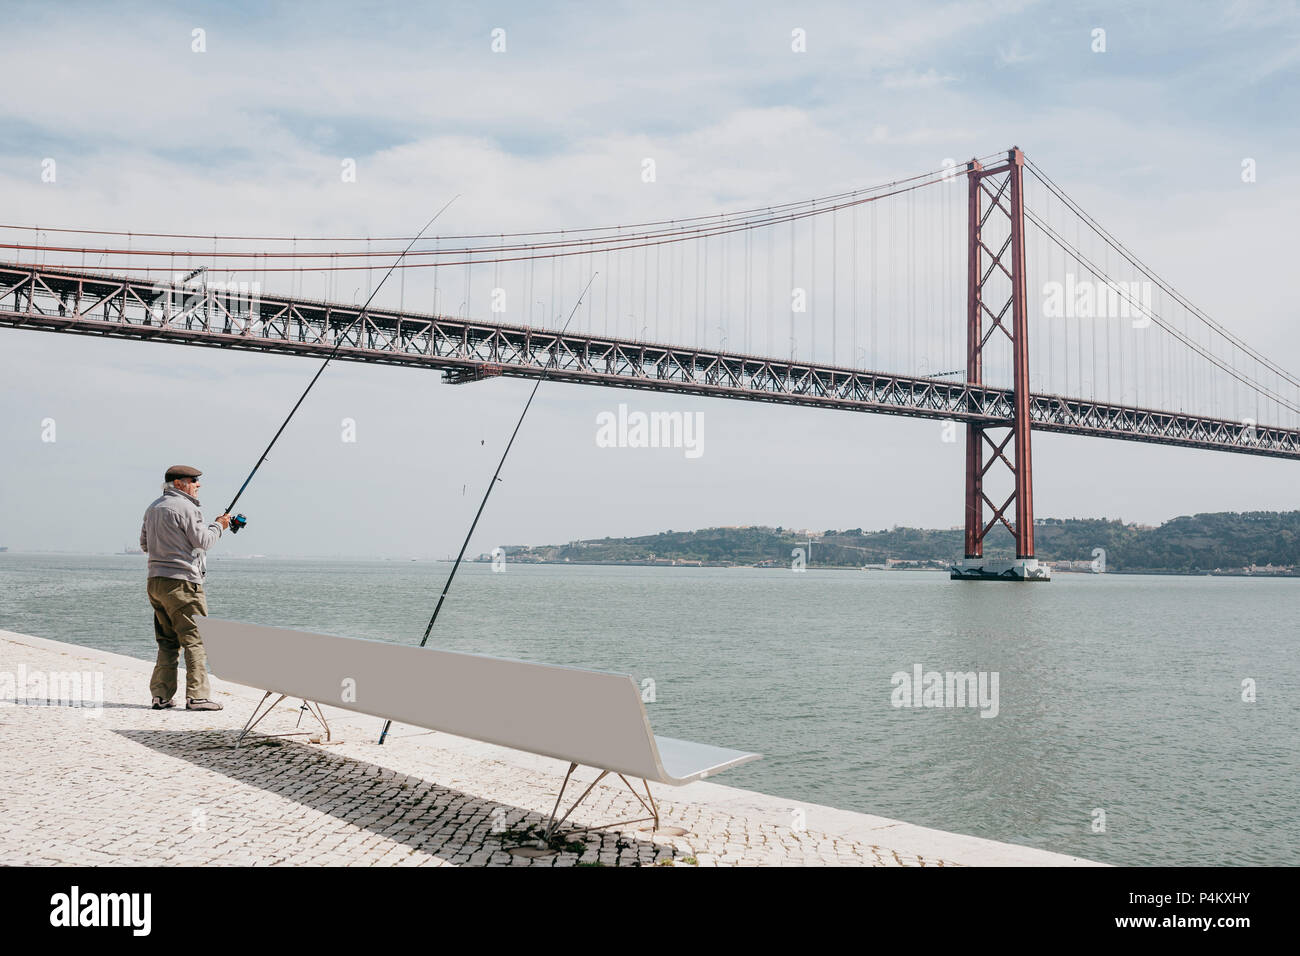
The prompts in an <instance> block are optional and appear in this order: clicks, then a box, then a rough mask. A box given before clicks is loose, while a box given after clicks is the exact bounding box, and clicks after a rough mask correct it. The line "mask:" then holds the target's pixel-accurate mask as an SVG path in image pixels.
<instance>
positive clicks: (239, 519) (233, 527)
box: [222, 195, 460, 534]
mask: <svg viewBox="0 0 1300 956" xmlns="http://www.w3.org/2000/svg"><path fill="white" fill-rule="evenodd" d="M459 198H460V196H459V195H455V196H452V197H451V198H450V199H448V200H447V201H446V203H444V204H443V207H442V208H441V209H439V210H438V211H437V212H436V213H434V214H433V218H432V219H430V220H429V221H428V222H426V223H425V224H424V228H423V229H421V230H420V231H419V232H418V233H416V236H415V238H414V239H412V240H411V241H410V243H409V244H408V245H407V247H406V248H405V249H404V250H402V254H401V255H400V256H398V257H397V259H396V260H395V261H394V262H393V264H392V265H391V266H389V267H388V271H387V272H385V273H384V277H383V278H382V279H380V280H379V285H377V286H375V291H373V292H371V293H370V298H368V299H366V304H365V305H363V306H362V307H361V311H360V312H358V313H357V317H356V318H355V319H353V320H352V322H351V323H349V325H348V327H347V328H345V329H344V330H343V331H342V332H341V333H339V336H338V341H337V342H336V343H335V344H334V348H333V349H331V350H330V354H329V355H327V356H325V361H324V362H322V363H321V367H320V368H318V369H317V370H316V374H315V375H313V376H312V378H311V381H310V382H308V383H307V387H306V388H305V389H303V392H302V394H301V395H299V396H298V401H297V402H295V403H294V406H293V408H292V409H290V410H289V414H288V416H286V417H285V420H284V421H283V422H282V423H281V424H280V428H279V429H278V430H277V431H276V433H275V437H273V438H272V439H271V443H270V444H269V445H267V446H266V451H264V452H262V457H261V458H259V459H257V464H256V465H254V466H253V470H252V471H250V472H249V473H248V477H247V478H245V479H244V483H243V484H242V485H240V486H239V490H238V491H237V492H235V497H234V498H232V499H230V504H228V505H227V506H226V510H225V511H224V512H222V513H223V514H227V515H228V514H230V512H232V511H233V510H234V509H235V505H236V504H237V503H238V501H239V498H240V496H241V495H242V494H243V493H244V489H245V488H247V487H248V483H249V482H250V481H252V480H253V476H254V475H255V474H257V469H259V468H261V467H262V464H263V463H264V462H265V461H266V456H267V455H269V454H271V449H272V448H274V447H275V443H276V442H277V441H279V440H280V435H281V434H282V433H283V432H284V430H285V428H287V427H288V426H289V422H290V420H291V419H292V418H293V416H294V415H296V414H297V412H298V406H300V405H301V404H302V403H303V400H304V399H305V398H306V397H307V393H308V392H310V391H311V390H312V389H313V388H315V386H316V380H317V379H319V378H320V377H321V374H322V373H323V372H324V371H325V369H326V368H327V367H328V366H329V364H330V362H332V361H333V360H334V356H335V355H337V354H338V351H339V349H341V348H342V347H343V343H344V342H345V341H346V340H347V334H348V333H349V332H351V331H352V328H353V326H355V325H356V324H357V323H358V322H360V321H361V320H362V319H363V318H365V315H366V310H367V309H368V308H370V303H371V302H373V301H375V296H377V295H379V290H380V289H382V288H383V287H384V283H385V282H387V281H388V277H389V276H391V275H392V274H393V270H394V269H396V268H397V266H398V264H399V263H400V262H401V261H402V260H403V259H405V258H406V254H407V253H408V252H410V251H411V249H412V247H413V246H414V245H415V244H416V243H417V242H419V241H420V238H421V237H422V236H423V235H424V234H425V232H427V231H428V229H429V227H430V226H432V225H433V224H434V223H435V222H437V221H438V217H439V216H441V215H442V214H443V213H444V212H446V211H447V207H448V206H450V205H451V204H452V203H454V202H455V201H456V200H457V199H459ZM247 524H248V519H247V518H245V517H244V516H243V515H235V516H234V517H233V518H231V519H230V533H231V534H238V533H239V529H240V528H243V527H244V526H245V525H247Z"/></svg>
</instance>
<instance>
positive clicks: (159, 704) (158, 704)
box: [153, 697, 176, 710]
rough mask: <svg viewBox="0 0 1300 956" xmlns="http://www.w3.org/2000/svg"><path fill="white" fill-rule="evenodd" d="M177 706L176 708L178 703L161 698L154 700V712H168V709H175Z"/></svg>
mask: <svg viewBox="0 0 1300 956" xmlns="http://www.w3.org/2000/svg"><path fill="white" fill-rule="evenodd" d="M175 706H176V701H174V700H163V699H162V698H161V697H155V698H154V699H153V709H154V710H166V709H167V708H168V707H175Z"/></svg>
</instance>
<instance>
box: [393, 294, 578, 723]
mask: <svg viewBox="0 0 1300 956" xmlns="http://www.w3.org/2000/svg"><path fill="white" fill-rule="evenodd" d="M599 274H600V273H598V272H593V273H592V274H591V278H589V279H588V280H587V284H586V285H585V286H583V287H582V291H581V292H580V293H578V301H577V302H575V303H573V309H572V310H570V312H569V317H568V318H567V319H565V321H564V328H562V329H560V333H559V335H557V336H556V337H555V344H556V345H558V344H559V341H560V339H561V338H562V337H563V336H564V333H565V332H567V331H568V330H569V323H570V322H572V321H573V317H574V316H575V315H577V314H578V306H580V305H582V300H583V298H584V297H585V296H586V295H587V290H588V289H590V288H591V284H592V282H594V281H595V280H596V276H598V275H599ZM550 370H551V363H550V362H547V363H546V365H545V366H544V367H543V368H542V374H541V375H539V376H538V378H537V381H536V382H534V383H533V390H532V391H531V392H530V393H529V394H528V401H527V402H525V403H524V410H523V411H522V412H520V413H519V420H518V421H517V422H515V430H514V431H512V432H511V433H510V440H509V441H508V442H506V448H505V451H503V452H502V453H501V460H500V461H498V462H497V470H496V471H494V472H493V473H492V480H491V481H489V482H488V486H487V491H485V492H483V500H482V501H480V502H479V505H478V511H477V512H475V514H474V520H473V521H472V522H471V523H470V526H469V531H468V532H467V533H466V535H465V540H464V541H463V542H462V543H461V546H460V553H459V554H457V555H456V561H455V563H454V564H452V566H451V573H450V574H448V575H447V583H446V584H444V585H443V586H442V593H441V594H440V595H438V603H437V604H436V605H434V608H433V615H432V616H431V617H430V618H429V623H428V626H426V627H425V629H424V637H422V638H420V647H424V645H425V644H427V643H428V642H429V634H430V633H432V631H433V625H434V622H435V621H437V620H438V613H439V612H440V611H441V610H442V605H443V602H444V601H446V600H447V592H448V591H450V590H451V582H452V581H454V580H455V579H456V572H457V571H458V570H460V563H461V561H463V560H464V559H465V551H466V550H467V549H468V548H469V542H470V538H472V537H474V529H475V528H477V527H478V521H479V519H480V518H482V517H483V509H484V508H486V507H487V503H488V499H489V498H490V497H492V489H493V488H495V487H496V486H497V482H498V481H500V480H501V478H500V475H501V469H502V468H503V467H504V466H505V463H506V456H508V455H509V454H510V449H511V448H512V447H514V444H515V438H516V437H518V435H519V429H520V427H521V426H522V425H523V424H524V418H525V416H527V414H528V409H530V408H532V406H533V399H534V398H536V397H537V390H538V389H539V388H541V387H542V382H544V381H546V375H547V373H548V372H550ZM392 725H393V722H392V720H385V721H384V729H383V730H381V731H380V732H379V743H380V744H382V743H383V742H384V738H385V737H387V736H388V729H389V728H390V727H392Z"/></svg>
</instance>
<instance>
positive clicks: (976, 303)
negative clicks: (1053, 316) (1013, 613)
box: [951, 147, 1050, 581]
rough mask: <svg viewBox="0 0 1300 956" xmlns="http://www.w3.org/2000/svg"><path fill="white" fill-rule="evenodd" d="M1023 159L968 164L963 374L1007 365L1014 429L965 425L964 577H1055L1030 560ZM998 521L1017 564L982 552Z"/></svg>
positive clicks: (956, 572)
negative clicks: (1011, 540)
mask: <svg viewBox="0 0 1300 956" xmlns="http://www.w3.org/2000/svg"><path fill="white" fill-rule="evenodd" d="M1024 163H1025V154H1024V153H1023V152H1021V150H1020V149H1019V148H1018V147H1016V148H1013V149H1011V150H1010V151H1009V152H1008V153H1007V158H1006V160H1005V161H1000V162H999V163H997V164H996V165H992V166H989V167H987V168H986V167H984V166H983V165H982V164H981V163H980V162H979V161H978V160H974V159H972V160H971V161H970V162H969V163H968V164H967V166H966V176H967V181H968V186H969V194H970V195H969V206H968V213H967V214H968V229H969V236H968V241H969V251H968V254H967V274H966V300H967V301H966V380H967V381H968V382H969V383H971V384H972V385H975V386H979V385H983V384H984V372H985V368H986V363H985V358H986V356H987V357H988V359H989V363H988V364H995V363H996V364H997V365H998V367H999V368H1001V369H1002V370H1003V372H1004V374H1005V367H1006V366H1007V365H1009V366H1010V371H1011V387H1012V395H1013V398H1012V407H1011V409H1010V412H1011V422H1010V424H1009V425H1006V426H1003V425H996V426H995V425H985V424H976V423H970V424H968V425H967V426H966V540H965V556H964V558H963V560H962V562H961V563H960V564H959V565H955V566H954V567H953V568H952V573H951V577H953V578H958V579H962V580H997V581H1046V580H1048V579H1049V578H1050V574H1049V572H1048V569H1047V568H1046V567H1045V566H1040V565H1039V563H1038V559H1037V558H1036V557H1035V556H1034V481H1033V467H1032V464H1031V461H1032V458H1031V454H1030V447H1029V446H1030V428H1029V334H1028V327H1029V321H1028V320H1029V317H1028V314H1027V310H1028V305H1029V300H1028V296H1027V293H1026V278H1025V228H1024V226H1025V206H1024V201H1025V200H1024ZM995 468H996V471H995V472H994V474H993V475H992V476H990V470H991V469H995ZM990 478H992V480H990ZM998 479H1001V480H1000V481H999V480H998ZM1004 494H1005V497H1003V495H1004ZM991 495H992V497H991ZM998 499H1002V502H1001V504H999V503H998ZM985 505H987V506H988V514H989V517H988V518H987V520H985ZM999 522H1000V523H1001V524H1002V525H1003V526H1004V527H1006V529H1007V530H1008V531H1010V532H1011V535H1012V537H1013V538H1014V539H1015V545H1016V557H1015V560H1014V561H989V560H986V559H985V557H984V538H985V536H986V535H987V534H988V533H989V532H990V531H992V530H993V529H994V528H995V527H997V525H998V523H999Z"/></svg>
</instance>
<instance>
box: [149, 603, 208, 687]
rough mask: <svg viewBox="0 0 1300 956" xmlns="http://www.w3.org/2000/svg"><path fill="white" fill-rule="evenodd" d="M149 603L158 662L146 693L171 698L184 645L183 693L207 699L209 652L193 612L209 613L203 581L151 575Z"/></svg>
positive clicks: (206, 614)
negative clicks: (193, 581) (194, 581)
mask: <svg viewBox="0 0 1300 956" xmlns="http://www.w3.org/2000/svg"><path fill="white" fill-rule="evenodd" d="M148 587H149V603H150V604H152V605H153V633H154V637H155V638H156V639H157V641H158V662H157V663H156V664H155V665H154V668H153V677H152V678H151V679H150V680H149V693H150V694H152V695H153V696H154V697H161V698H162V699H163V700H171V699H172V697H173V696H174V695H175V693H176V667H177V663H178V661H177V652H178V651H179V650H180V648H182V647H183V648H185V696H186V697H188V698H190V699H192V700H207V699H208V655H207V654H205V653H204V651H203V638H201V637H200V636H199V627H198V625H197V624H195V623H194V616H195V615H196V614H202V615H203V616H204V617H207V616H208V601H207V598H205V597H204V596H203V585H202V584H194V583H192V582H190V581H182V580H180V579H179V578H150V579H149V584H148Z"/></svg>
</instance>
